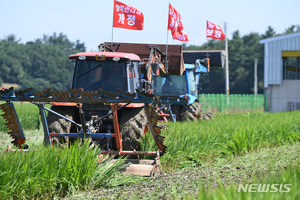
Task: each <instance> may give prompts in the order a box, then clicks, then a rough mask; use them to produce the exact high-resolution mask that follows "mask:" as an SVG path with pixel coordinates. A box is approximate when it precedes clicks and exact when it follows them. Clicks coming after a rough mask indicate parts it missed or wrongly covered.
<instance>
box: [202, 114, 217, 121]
mask: <svg viewBox="0 0 300 200" xmlns="http://www.w3.org/2000/svg"><path fill="white" fill-rule="evenodd" d="M202 118H203V120H211V119H214V114H212V113H211V112H205V113H203V114H202Z"/></svg>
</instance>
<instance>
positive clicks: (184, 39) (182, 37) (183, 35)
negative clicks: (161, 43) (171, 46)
mask: <svg viewBox="0 0 300 200" xmlns="http://www.w3.org/2000/svg"><path fill="white" fill-rule="evenodd" d="M175 39H176V40H179V41H182V42H188V41H189V38H188V35H187V33H186V32H184V31H181V35H179V36H178V37H177V38H175Z"/></svg>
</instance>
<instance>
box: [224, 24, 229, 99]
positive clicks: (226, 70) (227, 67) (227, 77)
mask: <svg viewBox="0 0 300 200" xmlns="http://www.w3.org/2000/svg"><path fill="white" fill-rule="evenodd" d="M224 30H225V52H226V61H225V63H226V65H225V76H226V78H225V80H226V91H225V92H226V94H227V95H229V66H228V41H227V32H226V22H224Z"/></svg>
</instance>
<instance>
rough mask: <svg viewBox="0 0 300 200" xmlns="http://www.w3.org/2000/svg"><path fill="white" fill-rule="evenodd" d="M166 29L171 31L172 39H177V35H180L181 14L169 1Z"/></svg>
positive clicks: (181, 26) (181, 29) (181, 27)
mask: <svg viewBox="0 0 300 200" xmlns="http://www.w3.org/2000/svg"><path fill="white" fill-rule="evenodd" d="M168 30H170V31H171V33H172V37H173V39H177V37H178V36H180V35H181V31H183V25H182V22H181V16H180V14H179V13H178V12H177V10H175V8H174V7H173V6H172V5H171V4H170V3H169V20H168Z"/></svg>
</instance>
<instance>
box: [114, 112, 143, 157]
mask: <svg viewBox="0 0 300 200" xmlns="http://www.w3.org/2000/svg"><path fill="white" fill-rule="evenodd" d="M146 124H147V116H146V113H145V111H144V108H143V107H142V108H124V111H123V114H122V117H121V120H120V133H121V134H122V139H123V150H131V151H132V150H136V151H140V150H141V146H140V142H141V140H142V137H143V134H144V129H145V126H146Z"/></svg>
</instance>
